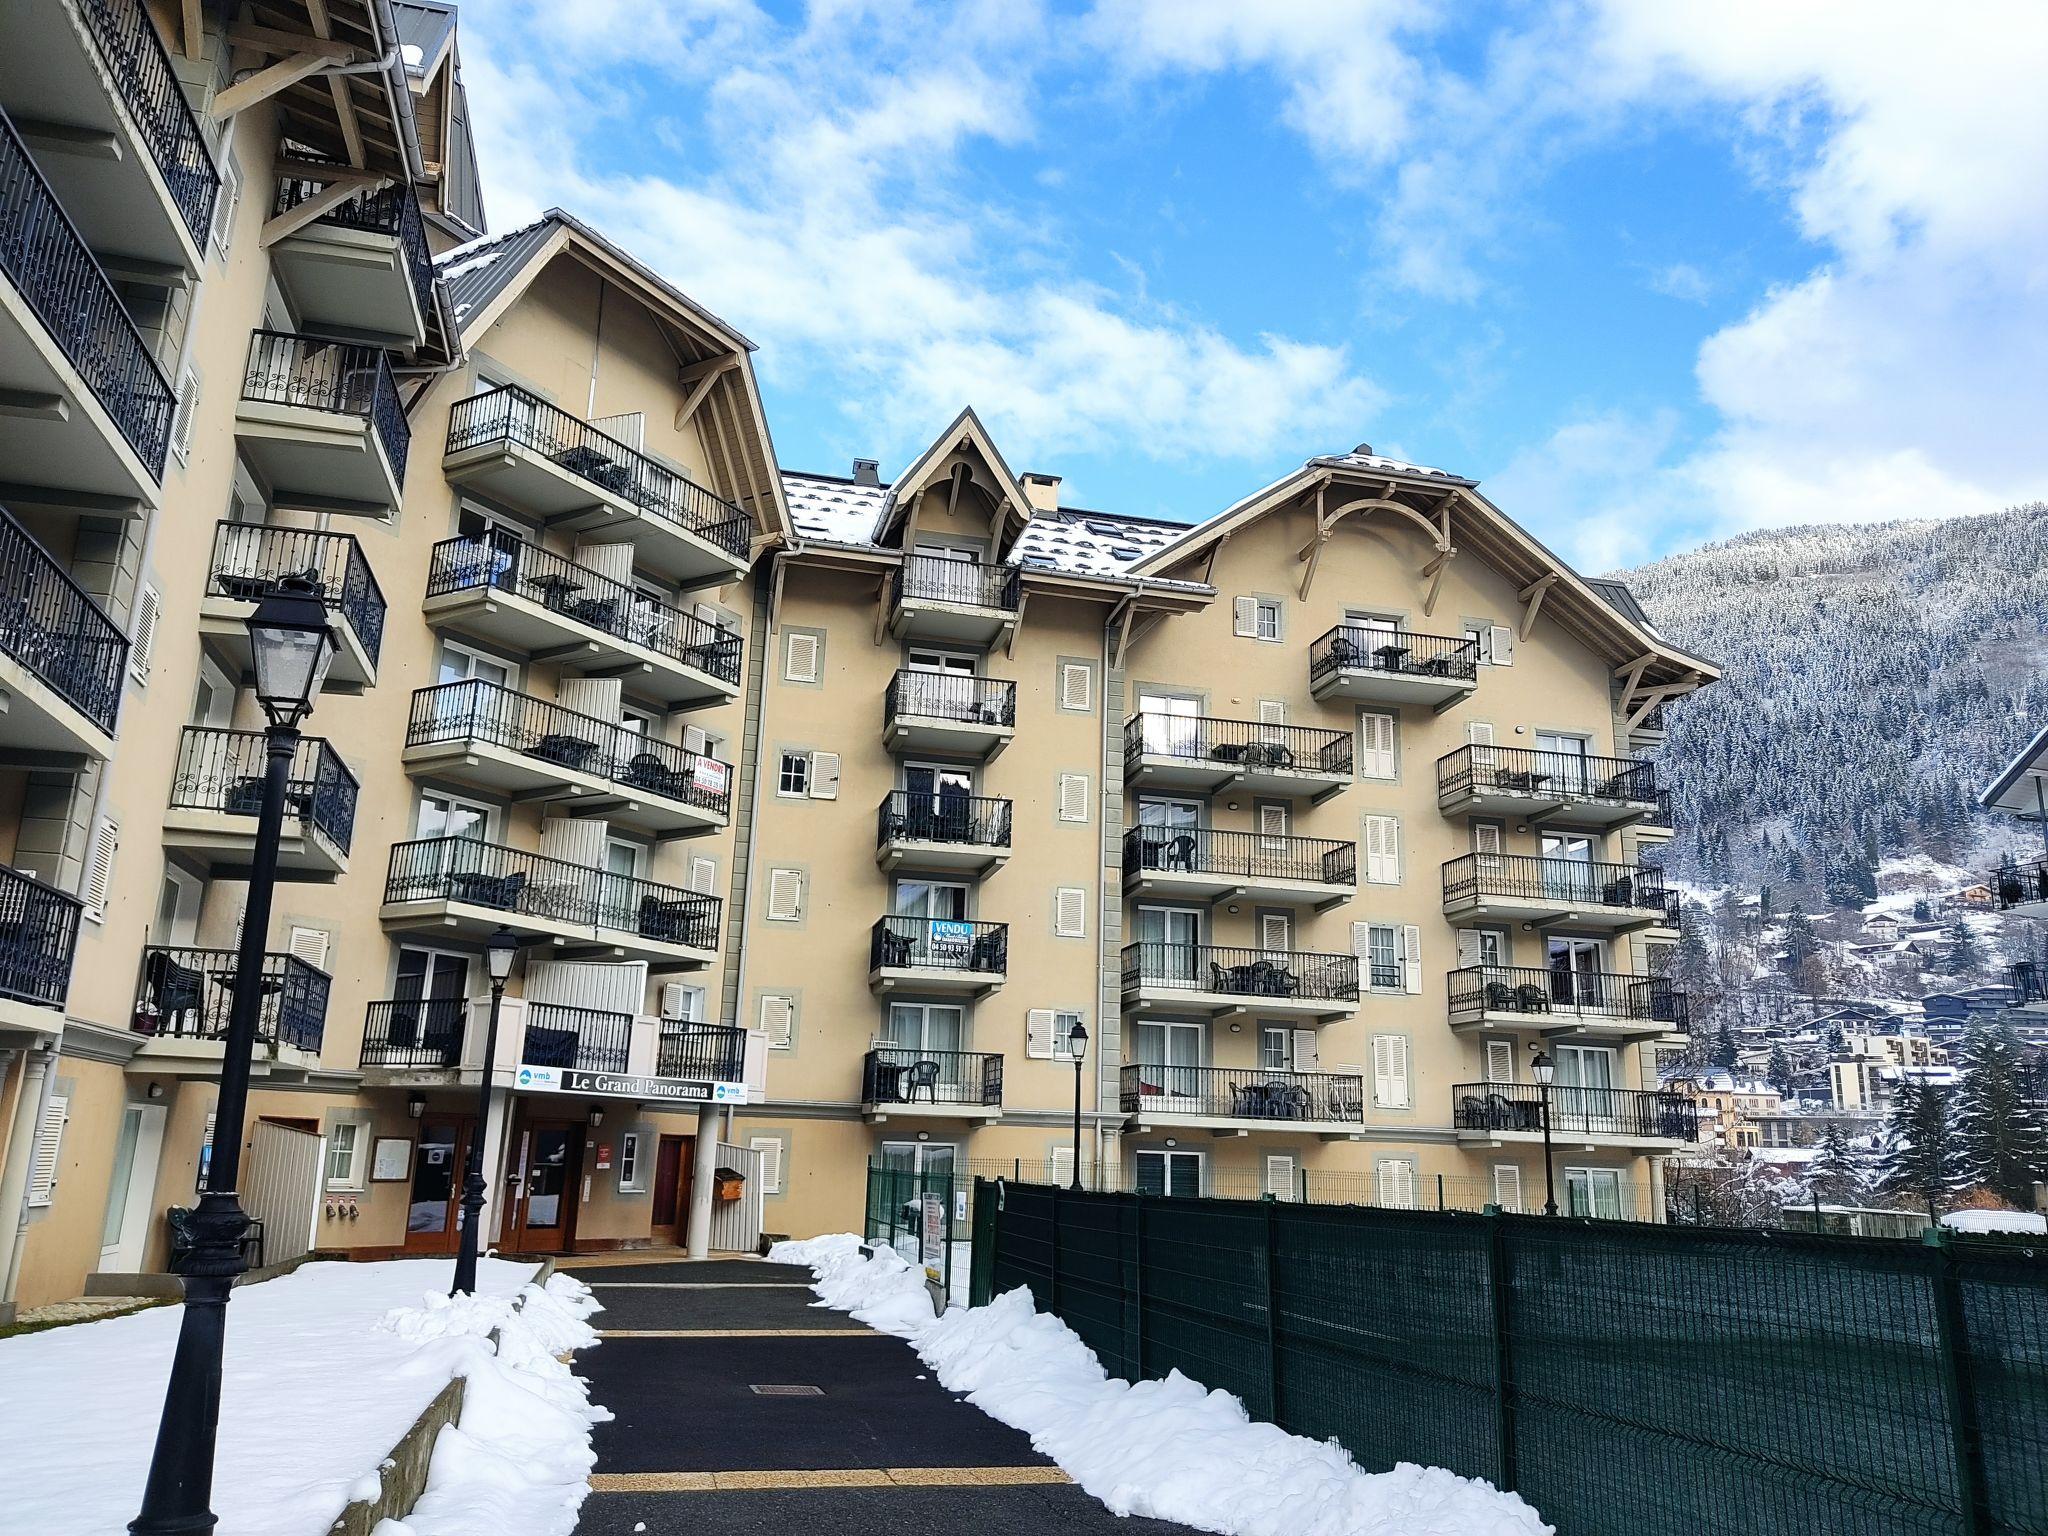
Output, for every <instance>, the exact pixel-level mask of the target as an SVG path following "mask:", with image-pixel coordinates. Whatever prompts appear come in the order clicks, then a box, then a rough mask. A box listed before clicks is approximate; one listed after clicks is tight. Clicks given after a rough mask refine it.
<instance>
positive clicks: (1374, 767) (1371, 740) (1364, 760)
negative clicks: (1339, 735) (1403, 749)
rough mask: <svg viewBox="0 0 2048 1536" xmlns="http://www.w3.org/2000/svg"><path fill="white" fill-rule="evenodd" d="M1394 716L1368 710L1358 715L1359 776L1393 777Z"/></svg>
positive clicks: (1364, 777)
mask: <svg viewBox="0 0 2048 1536" xmlns="http://www.w3.org/2000/svg"><path fill="white" fill-rule="evenodd" d="M1395 731H1396V726H1395V721H1394V716H1392V715H1387V714H1380V713H1378V712H1376V711H1373V710H1366V711H1364V712H1363V713H1361V714H1360V715H1359V717H1358V776H1359V777H1360V778H1361V779H1391V778H1393V777H1394V772H1395V763H1396V758H1395V745H1394V743H1395Z"/></svg>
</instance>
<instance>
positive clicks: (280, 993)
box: [132, 945, 329, 1053]
mask: <svg viewBox="0 0 2048 1536" xmlns="http://www.w3.org/2000/svg"><path fill="white" fill-rule="evenodd" d="M239 958H240V957H239V956H238V955H237V953H236V952H235V951H234V950H232V949H192V948H186V947H182V946H169V945H151V946H150V947H149V948H147V949H145V950H143V952H142V986H141V989H140V990H139V991H138V992H137V993H136V997H135V1016H134V1019H133V1021H132V1022H133V1027H134V1029H135V1032H136V1033H137V1034H140V1035H157V1036H165V1037H172V1038H177V1039H186V1040H225V1039H226V1038H227V1033H228V1021H229V1015H230V1014H231V1013H232V1011H233V1008H234V994H235V972H236V967H237V965H238V963H239ZM261 977H262V980H261V983H260V985H261V988H262V1003H261V1006H260V1008H259V1009H258V1011H257V1015H256V1038H257V1039H259V1040H261V1041H263V1042H264V1043H265V1044H269V1045H289V1046H292V1047H295V1048H296V1049H298V1050H301V1051H308V1052H315V1053H317V1052H318V1051H319V1049H320V1037H321V1034H322V1032H323V1031H324V1030H325V1028H326V1025H327V993H328V987H329V980H328V976H327V973H326V972H325V971H322V970H316V969H315V968H314V967H312V966H310V965H308V964H307V963H306V962H305V961H303V960H301V959H300V958H299V957H298V956H297V955H290V954H280V953H271V954H266V955H265V956H264V957H263V969H262V972H261Z"/></svg>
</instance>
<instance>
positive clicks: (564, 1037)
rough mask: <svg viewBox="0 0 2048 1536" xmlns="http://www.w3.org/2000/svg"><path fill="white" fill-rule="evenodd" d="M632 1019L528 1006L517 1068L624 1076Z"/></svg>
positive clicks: (592, 1010)
mask: <svg viewBox="0 0 2048 1536" xmlns="http://www.w3.org/2000/svg"><path fill="white" fill-rule="evenodd" d="M632 1043H633V1015H631V1014H630V1013H611V1012H608V1011H606V1010H604V1009H601V1008H572V1007H570V1006H568V1005H567V1004H564V1003H528V1004H527V1005H526V1034H525V1041H524V1044H523V1045H522V1046H521V1048H520V1052H519V1061H520V1065H522V1066H528V1067H553V1068H555V1069H556V1070H558V1071H570V1072H614V1073H619V1072H624V1071H625V1070H626V1065H627V1058H628V1055H629V1052H630V1050H631V1047H632Z"/></svg>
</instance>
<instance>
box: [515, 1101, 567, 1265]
mask: <svg viewBox="0 0 2048 1536" xmlns="http://www.w3.org/2000/svg"><path fill="white" fill-rule="evenodd" d="M582 1167H583V1125H582V1122H580V1121H558V1120H529V1121H526V1122H524V1123H523V1124H522V1125H520V1126H519V1127H518V1129H517V1130H516V1131H515V1132H514V1134H513V1138H512V1166H511V1169H510V1172H509V1173H508V1175H507V1179H506V1196H507V1206H506V1212H505V1229H504V1243H503V1246H504V1248H505V1250H506V1251H507V1252H508V1253H566V1252H568V1250H569V1245H570V1244H571V1243H573V1242H574V1241H575V1240H576V1197H577V1192H578V1186H579V1183H580V1180H581V1177H582Z"/></svg>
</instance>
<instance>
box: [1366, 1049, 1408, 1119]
mask: <svg viewBox="0 0 2048 1536" xmlns="http://www.w3.org/2000/svg"><path fill="white" fill-rule="evenodd" d="M1372 1101H1373V1104H1374V1105H1375V1106H1376V1107H1377V1108H1380V1109H1406V1108H1408V1107H1409V1097H1408V1040H1407V1037H1406V1036H1405V1035H1374V1036H1373V1037H1372Z"/></svg>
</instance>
